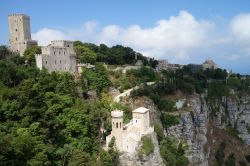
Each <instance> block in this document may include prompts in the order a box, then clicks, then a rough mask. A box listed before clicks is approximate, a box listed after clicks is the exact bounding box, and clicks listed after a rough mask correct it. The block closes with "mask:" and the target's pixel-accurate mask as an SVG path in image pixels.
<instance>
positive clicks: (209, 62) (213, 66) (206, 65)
mask: <svg viewBox="0 0 250 166" xmlns="http://www.w3.org/2000/svg"><path fill="white" fill-rule="evenodd" d="M202 67H203V70H206V69H214V70H215V69H217V68H218V65H217V64H215V63H214V61H213V60H211V59H208V60H206V61H205V62H204V63H203V64H202Z"/></svg>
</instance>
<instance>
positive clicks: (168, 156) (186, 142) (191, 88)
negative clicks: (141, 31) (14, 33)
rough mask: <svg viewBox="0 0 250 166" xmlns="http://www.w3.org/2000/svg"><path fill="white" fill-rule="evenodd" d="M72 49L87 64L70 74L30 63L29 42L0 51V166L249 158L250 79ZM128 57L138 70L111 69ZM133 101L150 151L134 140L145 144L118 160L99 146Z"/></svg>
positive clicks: (82, 46) (101, 49) (244, 161)
mask: <svg viewBox="0 0 250 166" xmlns="http://www.w3.org/2000/svg"><path fill="white" fill-rule="evenodd" d="M74 46H75V50H76V55H77V60H78V62H79V63H91V64H93V65H95V68H94V69H89V68H83V69H82V73H81V75H80V76H79V77H77V78H76V77H75V76H74V75H72V74H70V73H67V72H52V73H48V72H47V71H46V70H45V69H43V70H39V69H37V68H36V66H35V63H34V55H35V54H36V53H37V52H39V48H37V47H36V48H31V49H28V50H26V51H25V53H24V54H25V55H24V57H19V56H15V55H12V53H10V52H8V50H6V48H5V47H1V49H0V55H1V60H0V122H1V123H0V147H1V148H0V165H94V166H95V165H105V166H106V165H107V166H108V165H119V164H120V165H126V164H128V165H129V163H127V161H126V160H127V159H128V158H129V159H131V162H130V165H131V164H132V165H133V164H134V163H137V164H140V165H150V164H152V163H154V164H155V163H164V164H165V165H169V166H175V165H176V166H185V165H202V166H206V165H223V164H224V165H230V166H231V165H232V166H233V165H242V166H244V165H248V164H249V162H250V161H249V160H250V159H249V156H250V148H249V145H250V133H249V131H250V130H249V126H250V124H249V123H250V113H249V112H250V106H249V103H250V100H249V99H250V96H249V95H250V77H248V76H241V75H239V74H231V75H229V74H228V73H227V72H226V71H225V70H222V69H216V70H212V69H211V70H209V69H207V70H205V71H202V70H200V71H198V72H197V73H192V72H191V71H190V70H189V69H188V68H186V67H184V68H183V69H179V70H177V71H176V72H171V71H166V70H164V71H160V72H156V71H155V70H154V67H155V66H156V65H157V61H155V60H154V59H148V58H146V57H144V56H143V55H141V54H139V53H136V52H135V51H133V50H132V49H131V48H128V47H123V46H114V47H111V48H109V47H107V46H105V45H100V46H96V45H94V44H90V43H81V42H79V41H77V42H75V43H74ZM136 60H141V61H143V65H142V66H141V67H140V68H138V69H131V70H127V71H126V72H122V70H115V69H116V68H117V67H124V65H135V63H136ZM147 82H154V83H152V84H147ZM134 87H137V88H134ZM131 88H132V90H131V93H130V95H124V97H122V98H121V99H120V100H119V101H120V102H115V101H114V97H115V96H117V95H119V94H121V93H123V92H125V91H126V90H128V89H131ZM133 88H134V89H133ZM176 103H177V104H176ZM140 106H143V107H146V108H149V110H150V122H151V125H153V126H154V130H155V134H154V135H152V136H151V140H153V141H152V144H154V145H153V147H154V148H153V150H152V147H151V149H150V147H147V145H148V144H149V143H148V144H147V145H143V142H142V145H141V146H140V147H145V148H149V152H148V154H147V153H145V154H143V155H142V157H140V155H139V154H137V153H136V154H133V156H126V154H122V153H120V152H118V151H117V149H116V147H115V145H114V143H113V145H110V147H108V150H106V151H105V150H104V148H103V147H104V145H105V137H106V136H107V135H109V134H110V132H111V126H112V124H111V117H110V112H111V111H113V110H115V109H120V110H122V111H124V122H126V123H127V122H129V120H130V119H131V116H132V112H131V111H132V110H133V109H135V108H138V107H140ZM145 142H147V141H145ZM148 142H150V141H148ZM223 142H225V144H224V143H223ZM156 143H157V144H156ZM143 150H145V149H143ZM143 150H142V151H143ZM138 151H139V150H138ZM156 159H157V160H156ZM124 163H125V164H124Z"/></svg>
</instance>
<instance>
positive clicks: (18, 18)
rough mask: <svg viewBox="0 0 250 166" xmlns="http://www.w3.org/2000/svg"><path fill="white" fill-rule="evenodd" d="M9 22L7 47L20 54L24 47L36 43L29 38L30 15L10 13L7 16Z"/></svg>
mask: <svg viewBox="0 0 250 166" xmlns="http://www.w3.org/2000/svg"><path fill="white" fill-rule="evenodd" d="M8 22H9V49H10V50H11V51H13V52H19V53H20V55H21V56H22V55H23V53H24V51H25V49H27V48H29V47H31V46H33V45H37V42H36V41H33V40H31V33H30V17H29V16H27V15H24V14H11V15H9V16H8Z"/></svg>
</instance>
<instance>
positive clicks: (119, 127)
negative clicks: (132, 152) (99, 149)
mask: <svg viewBox="0 0 250 166" xmlns="http://www.w3.org/2000/svg"><path fill="white" fill-rule="evenodd" d="M111 116H112V131H111V135H112V136H113V137H115V143H116V147H117V149H118V150H120V151H122V150H123V149H122V147H123V146H122V141H123V139H122V138H123V137H122V136H123V112H122V111H119V110H115V111H112V112H111Z"/></svg>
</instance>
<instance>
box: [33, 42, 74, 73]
mask: <svg viewBox="0 0 250 166" xmlns="http://www.w3.org/2000/svg"><path fill="white" fill-rule="evenodd" d="M41 49H42V54H39V55H36V65H37V67H38V68H39V69H42V68H46V69H47V70H48V72H52V71H67V72H70V73H75V72H76V54H75V51H74V48H73V42H72V41H67V40H55V41H52V42H51V44H49V45H48V46H45V47H42V48H41Z"/></svg>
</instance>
